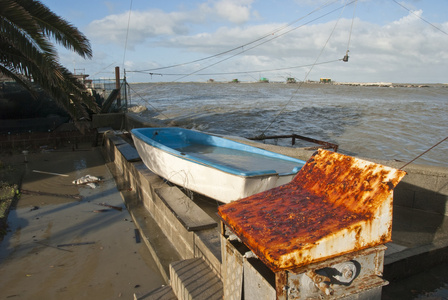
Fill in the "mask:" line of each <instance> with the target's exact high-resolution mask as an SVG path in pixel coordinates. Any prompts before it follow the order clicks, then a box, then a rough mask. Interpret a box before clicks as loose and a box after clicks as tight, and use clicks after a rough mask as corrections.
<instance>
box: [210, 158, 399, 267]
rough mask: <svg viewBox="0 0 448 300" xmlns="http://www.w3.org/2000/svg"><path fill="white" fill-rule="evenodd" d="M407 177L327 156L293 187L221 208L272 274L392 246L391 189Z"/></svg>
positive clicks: (304, 170)
mask: <svg viewBox="0 0 448 300" xmlns="http://www.w3.org/2000/svg"><path fill="white" fill-rule="evenodd" d="M405 174H406V173H405V172H404V171H401V170H396V169H393V168H389V167H386V166H382V165H379V164H375V163H372V162H368V161H364V160H361V159H357V158H354V157H349V156H345V155H342V154H339V153H334V152H330V151H326V150H319V151H318V152H316V153H315V154H314V155H313V156H312V157H311V158H310V160H309V161H308V162H307V164H306V165H305V166H304V167H303V168H302V170H301V171H300V172H299V173H298V174H297V176H296V177H295V178H294V180H293V181H291V182H290V183H288V184H286V185H283V186H280V187H278V188H274V189H271V190H268V191H266V192H263V193H259V194H256V195H253V196H250V197H247V198H244V199H241V200H239V201H235V202H232V203H229V204H226V205H223V206H220V207H219V208H218V214H219V216H220V217H221V218H222V220H223V221H224V223H225V224H226V225H227V226H228V227H229V228H230V229H231V230H232V231H233V232H234V233H235V234H236V235H237V236H238V237H239V238H240V239H241V240H242V242H243V243H244V244H246V246H247V247H248V248H250V249H251V250H252V251H253V252H254V253H255V254H256V255H257V256H258V257H259V258H260V260H262V261H263V262H264V263H265V264H266V265H267V266H268V267H269V268H270V269H271V270H272V271H274V272H278V271H280V270H290V269H294V268H297V267H300V266H303V265H306V264H309V263H313V262H317V261H322V260H325V259H328V258H331V257H335V256H337V255H341V254H345V253H350V252H353V251H357V250H360V249H365V248H368V247H372V246H375V245H379V244H384V243H387V242H389V241H390V240H391V233H392V190H393V188H394V187H395V186H396V185H397V184H398V182H399V181H400V180H401V179H402V178H403V176H404V175H405Z"/></svg>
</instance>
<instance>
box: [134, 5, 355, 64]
mask: <svg viewBox="0 0 448 300" xmlns="http://www.w3.org/2000/svg"><path fill="white" fill-rule="evenodd" d="M337 1H338V0H332V1H327V2H326V3H324V4H323V5H321V6H320V7H318V8H316V9H314V10H313V11H311V12H309V13H308V14H306V15H304V16H303V17H300V18H299V19H296V20H294V21H292V22H290V23H288V24H286V25H283V26H281V27H279V28H277V29H274V30H272V31H270V32H269V33H267V34H265V35H263V36H261V37H259V38H257V39H255V40H253V41H251V42H248V43H246V44H243V45H240V46H238V47H235V48H232V49H229V50H226V51H223V52H220V53H218V54H214V55H210V56H207V57H204V58H200V59H196V60H193V61H189V62H185V63H180V64H175V65H170V66H165V67H160V68H154V69H147V70H140V71H141V72H147V71H158V70H163V69H169V68H174V67H180V66H185V65H189V64H193V63H197V62H200V61H204V60H207V59H211V58H215V57H218V56H222V55H224V54H227V53H230V52H233V51H235V50H238V49H243V48H244V47H247V46H249V45H251V44H254V43H256V42H258V41H261V40H263V39H265V38H267V37H270V36H272V35H274V34H276V33H277V32H279V31H282V30H283V29H285V28H288V27H290V26H291V25H293V24H295V23H297V22H299V21H300V20H302V19H304V18H306V17H307V16H309V15H312V14H313V13H315V12H317V11H319V10H321V9H323V8H325V7H327V6H329V5H331V4H332V3H334V2H337ZM355 1H356V0H355ZM330 2H331V3H330ZM136 72H138V71H136Z"/></svg>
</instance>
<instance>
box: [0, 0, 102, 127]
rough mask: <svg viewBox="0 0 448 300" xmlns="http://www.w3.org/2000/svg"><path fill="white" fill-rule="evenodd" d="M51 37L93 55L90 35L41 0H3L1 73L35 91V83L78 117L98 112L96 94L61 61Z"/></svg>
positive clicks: (86, 55) (0, 15)
mask: <svg viewBox="0 0 448 300" xmlns="http://www.w3.org/2000/svg"><path fill="white" fill-rule="evenodd" d="M51 40H54V41H55V42H56V43H58V44H60V45H62V46H64V47H65V48H67V49H69V50H71V51H74V52H75V53H77V54H79V55H80V56H81V57H83V58H91V57H92V50H91V48H90V43H89V41H88V39H87V38H86V37H85V36H84V35H83V34H82V33H81V32H80V31H79V30H78V29H77V28H76V27H74V26H73V25H72V24H70V23H68V22H67V21H65V20H64V19H62V18H61V17H59V16H57V15H56V14H54V13H53V12H52V11H51V10H50V9H48V7H46V6H45V5H43V4H42V3H41V2H39V1H37V0H0V74H3V75H4V76H7V77H10V78H12V79H14V80H15V81H17V82H18V83H20V84H21V85H23V86H24V87H25V88H27V89H28V90H29V91H30V92H32V93H33V94H35V93H36V88H35V84H37V85H38V86H40V87H41V88H42V89H43V90H44V91H46V92H47V93H48V94H49V96H50V97H51V98H52V99H53V100H54V101H55V102H56V103H58V104H59V105H60V106H62V107H63V108H64V109H65V110H66V111H67V112H68V113H69V114H70V116H71V117H72V118H73V119H74V120H75V121H76V120H78V119H79V118H81V117H87V116H88V114H87V110H88V109H90V110H91V111H94V112H96V111H97V110H98V106H97V104H96V102H95V99H94V97H92V96H91V95H89V94H88V93H87V92H86V89H85V87H84V85H83V84H82V83H81V82H80V81H78V80H77V78H75V76H74V75H73V74H72V73H71V72H70V71H68V70H67V69H66V68H65V67H63V66H62V65H61V64H60V63H59V62H58V57H57V51H56V48H55V46H54V45H53V43H52V42H51Z"/></svg>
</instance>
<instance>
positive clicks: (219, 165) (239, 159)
mask: <svg viewBox="0 0 448 300" xmlns="http://www.w3.org/2000/svg"><path fill="white" fill-rule="evenodd" d="M131 132H132V134H133V135H134V136H135V137H136V138H138V139H140V140H142V141H143V142H145V143H147V144H148V145H151V146H152V147H156V148H158V149H160V150H163V151H165V152H169V153H171V154H172V155H176V156H178V157H181V158H183V159H186V160H189V161H191V162H194V163H198V164H202V165H207V166H210V167H213V168H216V169H219V170H222V171H224V172H228V173H231V174H235V175H238V176H245V177H250V176H262V175H269V174H278V175H280V176H282V175H292V174H295V173H297V172H298V171H299V170H300V169H301V168H302V167H303V165H304V164H305V161H303V160H300V159H296V158H292V157H289V156H286V155H282V154H278V153H275V152H271V151H267V150H264V149H260V148H257V147H253V146H249V145H246V144H243V143H239V142H235V141H232V140H228V139H225V138H221V137H218V136H213V135H210V134H205V133H202V132H198V131H194V130H189V129H184V128H177V127H169V128H136V129H132V130H131Z"/></svg>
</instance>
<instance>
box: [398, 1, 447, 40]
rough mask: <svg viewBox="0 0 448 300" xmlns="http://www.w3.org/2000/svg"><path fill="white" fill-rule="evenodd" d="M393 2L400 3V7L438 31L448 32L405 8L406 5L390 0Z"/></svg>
mask: <svg viewBox="0 0 448 300" xmlns="http://www.w3.org/2000/svg"><path fill="white" fill-rule="evenodd" d="M392 1H393V2H395V3H396V4H398V5H400V6H401V7H403V8H404V9H406V10H407V11H408V12H410V13H411V14H413V15H414V16H416V17H417V18H419V19H420V20H422V21H423V22H425V23H427V24H429V25H431V26H432V27H434V28H435V29H437V30H438V31H440V32H443V33H444V34H446V35H448V33H447V32H446V31H443V30H442V29H440V28H439V27H437V26H436V25H434V24H432V23H431V22H429V21H426V20H425V19H423V18H422V17H420V16H419V15H417V14H416V13H414V12H413V11H412V10H410V9H409V8H407V7H406V6H404V5H403V4H401V3H398V2H397V1H396V0H392Z"/></svg>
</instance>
